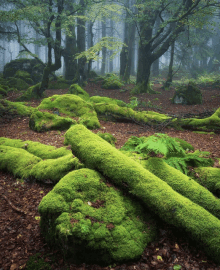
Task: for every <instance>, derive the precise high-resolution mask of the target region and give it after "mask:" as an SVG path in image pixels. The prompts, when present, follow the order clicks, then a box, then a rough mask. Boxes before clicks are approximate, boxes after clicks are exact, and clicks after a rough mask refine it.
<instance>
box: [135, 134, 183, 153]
mask: <svg viewBox="0 0 220 270" xmlns="http://www.w3.org/2000/svg"><path fill="white" fill-rule="evenodd" d="M135 151H137V152H138V153H145V154H149V153H152V152H153V153H155V154H162V155H164V156H165V157H167V158H168V157H170V156H172V157H174V156H175V157H184V156H185V152H184V150H183V148H182V147H181V146H180V144H179V143H178V142H177V141H176V140H175V139H174V138H172V137H169V136H168V135H166V134H162V133H155V134H154V135H152V136H150V137H147V138H146V139H145V141H144V142H143V143H142V144H139V145H138V146H137V147H136V148H135Z"/></svg>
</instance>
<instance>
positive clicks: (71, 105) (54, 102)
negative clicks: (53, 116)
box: [38, 94, 100, 129]
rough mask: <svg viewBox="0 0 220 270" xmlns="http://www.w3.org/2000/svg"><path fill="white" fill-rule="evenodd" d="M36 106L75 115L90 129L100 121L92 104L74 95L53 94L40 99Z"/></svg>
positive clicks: (97, 126)
mask: <svg viewBox="0 0 220 270" xmlns="http://www.w3.org/2000/svg"><path fill="white" fill-rule="evenodd" d="M38 108H39V109H46V110H52V111H58V112H60V113H64V114H66V115H68V116H70V117H77V118H78V119H77V121H78V122H80V123H82V124H83V125H85V126H86V127H88V128H90V129H95V128H99V127H100V123H99V120H98V118H97V114H96V112H95V110H94V108H93V106H92V105H91V104H90V103H87V102H86V101H85V100H83V99H82V98H80V97H79V96H76V95H72V94H66V95H62V96H60V95H54V96H52V97H49V98H45V99H43V100H42V102H41V104H40V105H39V107H38Z"/></svg>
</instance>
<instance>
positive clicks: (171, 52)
mask: <svg viewBox="0 0 220 270" xmlns="http://www.w3.org/2000/svg"><path fill="white" fill-rule="evenodd" d="M174 49H175V41H174V42H173V43H172V44H171V51H170V63H169V71H168V76H167V80H166V82H165V84H164V86H163V89H164V90H167V89H169V87H170V85H171V84H172V81H173V60H174Z"/></svg>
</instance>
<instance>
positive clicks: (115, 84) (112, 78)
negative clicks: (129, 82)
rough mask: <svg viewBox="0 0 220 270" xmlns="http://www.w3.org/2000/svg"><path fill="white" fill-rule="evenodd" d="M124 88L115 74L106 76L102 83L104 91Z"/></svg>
mask: <svg viewBox="0 0 220 270" xmlns="http://www.w3.org/2000/svg"><path fill="white" fill-rule="evenodd" d="M123 86H124V84H123V83H121V82H120V80H119V78H118V76H117V75H115V74H107V75H106V76H105V77H104V80H103V81H102V88H104V89H120V88H122V87H123Z"/></svg>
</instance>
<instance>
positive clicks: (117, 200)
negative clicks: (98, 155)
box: [39, 169, 155, 264]
mask: <svg viewBox="0 0 220 270" xmlns="http://www.w3.org/2000/svg"><path fill="white" fill-rule="evenodd" d="M39 212H40V215H41V223H40V226H41V231H42V233H43V235H44V236H45V238H46V240H47V241H48V242H49V243H50V244H52V245H54V244H56V245H57V244H58V245H59V246H60V248H61V249H62V251H63V252H65V253H66V255H67V256H70V257H74V259H75V258H77V259H78V261H79V262H88V263H91V262H93V263H99V264H109V263H111V262H113V261H114V262H121V261H125V260H132V259H136V258H139V257H140V256H141V254H142V252H143V251H144V248H145V247H146V245H147V243H149V241H152V240H153V239H154V238H155V225H154V224H152V222H153V220H152V219H151V218H150V215H149V214H148V213H147V211H146V210H144V209H143V208H142V207H141V206H140V204H138V203H137V202H135V201H132V200H131V199H130V198H128V197H126V196H124V195H123V194H122V193H121V192H120V191H118V190H116V189H114V188H113V187H111V186H110V185H106V184H105V179H104V177H103V176H102V175H100V174H99V173H97V172H96V171H93V170H89V169H81V170H78V171H74V172H71V173H69V174H68V175H66V176H65V177H64V178H63V179H61V180H60V182H59V183H58V184H57V185H56V186H55V187H54V189H53V190H52V191H51V192H49V193H48V194H47V195H46V196H45V197H44V198H43V199H42V201H41V203H40V205H39Z"/></svg>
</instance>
